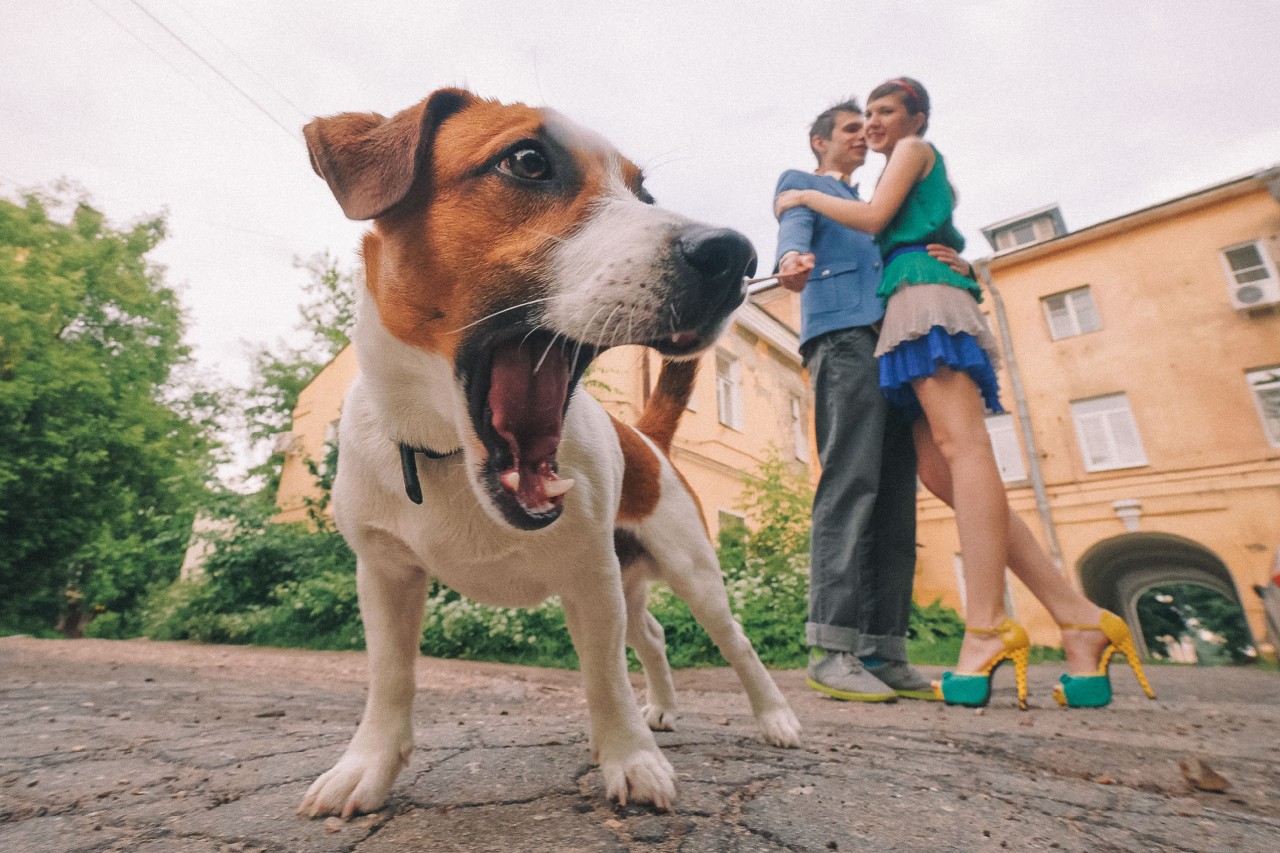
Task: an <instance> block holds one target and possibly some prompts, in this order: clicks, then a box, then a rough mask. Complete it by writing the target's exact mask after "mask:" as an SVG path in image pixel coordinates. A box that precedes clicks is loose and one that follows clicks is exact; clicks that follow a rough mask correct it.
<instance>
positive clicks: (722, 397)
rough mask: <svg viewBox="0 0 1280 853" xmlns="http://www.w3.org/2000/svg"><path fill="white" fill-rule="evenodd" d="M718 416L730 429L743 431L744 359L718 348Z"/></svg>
mask: <svg viewBox="0 0 1280 853" xmlns="http://www.w3.org/2000/svg"><path fill="white" fill-rule="evenodd" d="M722 367H723V368H725V371H724V372H722V371H721V368H722ZM726 389H727V390H726ZM726 404H727V405H726ZM726 409H727V411H726ZM716 418H717V419H718V420H719V421H720V423H721V424H722V425H723V426H727V427H728V428H729V429H732V430H735V431H737V432H742V431H743V413H742V360H741V359H740V358H738V357H737V356H736V355H734V354H733V353H730V352H727V351H725V350H722V349H718V350H716Z"/></svg>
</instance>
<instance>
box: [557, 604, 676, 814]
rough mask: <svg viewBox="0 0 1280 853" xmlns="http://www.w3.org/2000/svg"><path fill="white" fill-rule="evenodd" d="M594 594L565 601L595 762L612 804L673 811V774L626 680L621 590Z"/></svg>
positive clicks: (624, 612)
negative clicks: (582, 681)
mask: <svg viewBox="0 0 1280 853" xmlns="http://www.w3.org/2000/svg"><path fill="white" fill-rule="evenodd" d="M592 592H595V593H602V594H597V595H592V596H582V597H578V598H574V597H571V596H569V595H565V596H562V601H563V603H564V615H565V622H566V623H567V624H568V626H569V634H570V635H571V636H572V637H573V645H574V648H576V649H577V651H578V659H579V660H580V661H581V663H582V675H583V678H584V679H585V681H586V687H587V709H588V711H589V712H590V714H591V750H592V758H593V759H594V760H596V761H598V762H599V764H600V773H601V775H603V776H604V784H605V793H606V794H607V795H608V796H609V797H611V798H612V799H615V800H617V801H618V802H619V803H622V804H624V805H625V804H626V803H627V801H628V800H630V801H633V802H637V803H652V804H653V805H655V806H657V807H658V808H661V809H669V808H671V804H672V803H673V802H674V801H675V796H676V785H675V771H674V770H673V769H672V768H671V764H670V763H669V762H668V761H667V759H666V758H665V757H664V756H663V755H662V753H661V751H659V749H658V744H657V742H656V741H655V740H654V739H653V732H651V731H649V728H648V726H646V725H645V724H644V722H643V721H642V720H641V719H640V710H639V708H637V707H636V697H635V693H634V691H632V689H631V682H630V680H629V679H628V678H627V659H626V648H625V645H624V642H623V639H624V636H625V633H626V610H625V608H624V606H623V599H622V590H621V589H619V588H617V587H613V586H611V587H610V588H609V589H608V591H607V592H604V591H602V590H600V589H599V588H598V587H597V588H595V589H593V590H592Z"/></svg>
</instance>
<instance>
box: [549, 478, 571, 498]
mask: <svg viewBox="0 0 1280 853" xmlns="http://www.w3.org/2000/svg"><path fill="white" fill-rule="evenodd" d="M572 488H573V480H572V479H570V478H567V477H566V478H565V479H563V480H547V482H546V483H545V484H544V485H543V489H544V490H545V491H546V493H547V497H549V498H555V497H559V496H560V495H563V494H564V493H565V492H567V491H569V490H570V489H572Z"/></svg>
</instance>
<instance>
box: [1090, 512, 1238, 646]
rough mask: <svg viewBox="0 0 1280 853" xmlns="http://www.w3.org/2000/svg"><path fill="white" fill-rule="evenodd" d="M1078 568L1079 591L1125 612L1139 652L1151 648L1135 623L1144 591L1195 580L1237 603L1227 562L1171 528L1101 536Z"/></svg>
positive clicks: (1108, 606)
mask: <svg viewBox="0 0 1280 853" xmlns="http://www.w3.org/2000/svg"><path fill="white" fill-rule="evenodd" d="M1077 568H1078V569H1079V573H1080V583H1081V586H1082V587H1083V588H1084V594H1085V595H1086V596H1088V597H1089V599H1090V600H1091V601H1093V602H1094V603H1096V604H1098V605H1099V606H1100V607H1105V608H1106V609H1107V610H1110V611H1111V612H1113V613H1116V614H1118V615H1120V616H1122V617H1124V620H1125V621H1126V622H1128V623H1129V630H1130V631H1132V632H1133V639H1134V642H1135V643H1136V644H1137V646H1138V653H1139V654H1141V655H1142V656H1143V657H1147V656H1149V654H1150V650H1149V649H1148V648H1147V644H1146V641H1145V640H1144V638H1143V636H1142V628H1141V625H1140V624H1139V622H1138V599H1139V598H1140V597H1141V596H1142V594H1143V593H1144V592H1146V591H1147V590H1150V589H1152V588H1154V587H1158V586H1168V585H1171V584H1198V585H1200V586H1204V587H1208V588H1209V589H1211V590H1214V591H1216V592H1218V593H1220V594H1221V595H1223V596H1224V597H1225V598H1227V599H1228V600H1229V601H1231V602H1234V603H1235V604H1236V605H1237V606H1240V604H1241V602H1240V594H1239V592H1238V591H1237V590H1236V585H1235V581H1233V580H1232V579H1231V573H1230V572H1229V571H1228V570H1227V567H1226V564H1225V563H1223V562H1222V560H1221V559H1219V558H1218V556H1217V555H1216V554H1214V553H1213V552H1212V551H1210V550H1209V549H1208V548H1205V547H1204V546H1203V545H1201V544H1199V543H1198V542H1194V541H1192V540H1190V539H1185V538H1183V537H1181V536H1175V535H1173V534H1171V533H1126V534H1123V535H1121V536H1116V537H1113V538H1111V539H1104V540H1103V541H1101V542H1098V543H1097V544H1095V545H1094V546H1093V547H1092V548H1090V549H1089V550H1088V551H1086V552H1085V554H1084V556H1083V557H1081V558H1080V562H1079V563H1078V564H1077ZM1241 618H1242V619H1243V618H1244V617H1243V608H1241ZM1245 630H1246V631H1247V630H1248V628H1247V625H1246V628H1245Z"/></svg>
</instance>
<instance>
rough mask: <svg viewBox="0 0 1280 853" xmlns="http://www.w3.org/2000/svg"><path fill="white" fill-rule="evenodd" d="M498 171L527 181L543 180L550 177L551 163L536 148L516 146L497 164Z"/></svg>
mask: <svg viewBox="0 0 1280 853" xmlns="http://www.w3.org/2000/svg"><path fill="white" fill-rule="evenodd" d="M498 169H499V170H500V171H503V172H506V173H507V174H508V175H513V176H514V177H517V178H524V179H525V180H527V181H545V180H547V179H548V178H550V177H551V164H550V163H548V162H547V157H546V155H545V154H543V153H542V151H540V150H539V149H537V148H533V147H531V146H530V147H526V148H517V149H516V150H515V151H512V152H511V153H510V154H508V155H507V156H506V158H505V159H503V161H502V162H501V163H499V164H498Z"/></svg>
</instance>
